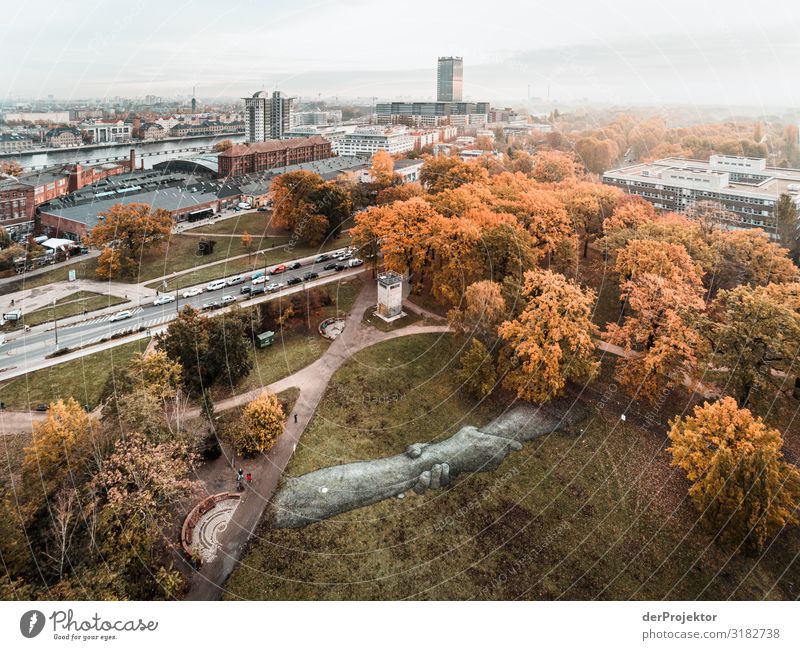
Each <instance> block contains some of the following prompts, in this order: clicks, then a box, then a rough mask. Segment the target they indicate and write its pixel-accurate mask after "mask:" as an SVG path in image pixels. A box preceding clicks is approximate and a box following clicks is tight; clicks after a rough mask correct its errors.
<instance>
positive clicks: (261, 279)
mask: <svg viewBox="0 0 800 650" xmlns="http://www.w3.org/2000/svg"><path fill="white" fill-rule="evenodd" d="M266 281H267V276H265V275H262V276H261V277H260V278H256V279H255V280H253V284H264V283H265V282H266Z"/></svg>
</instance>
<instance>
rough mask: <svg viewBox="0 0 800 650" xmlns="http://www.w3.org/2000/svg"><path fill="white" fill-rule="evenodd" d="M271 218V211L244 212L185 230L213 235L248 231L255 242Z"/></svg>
mask: <svg viewBox="0 0 800 650" xmlns="http://www.w3.org/2000/svg"><path fill="white" fill-rule="evenodd" d="M271 219H272V212H244V213H240V214H238V215H236V216H235V217H229V218H227V219H222V220H220V221H217V222H216V223H212V224H210V225H209V224H206V225H201V226H197V227H196V228H188V229H187V230H186V231H185V232H192V233H210V234H214V235H243V234H244V233H245V232H248V233H250V234H251V235H252V236H253V241H254V242H255V241H258V239H260V238H261V237H263V236H264V235H265V234H266V232H267V229H268V228H269V223H270V220H271Z"/></svg>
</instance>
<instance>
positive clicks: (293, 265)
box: [286, 262, 303, 271]
mask: <svg viewBox="0 0 800 650" xmlns="http://www.w3.org/2000/svg"><path fill="white" fill-rule="evenodd" d="M301 266H303V265H302V264H300V262H292V263H291V264H287V265H286V268H287V269H289V270H290V271H294V270H295V269H299V268H300V267H301Z"/></svg>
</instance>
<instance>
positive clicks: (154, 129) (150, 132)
mask: <svg viewBox="0 0 800 650" xmlns="http://www.w3.org/2000/svg"><path fill="white" fill-rule="evenodd" d="M166 136H167V130H166V129H165V128H164V127H163V126H161V125H160V124H158V123H157V122H145V123H144V124H142V125H141V126H140V127H139V137H140V138H141V139H142V140H161V139H162V138H165V137H166Z"/></svg>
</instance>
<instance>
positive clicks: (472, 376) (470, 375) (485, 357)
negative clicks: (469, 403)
mask: <svg viewBox="0 0 800 650" xmlns="http://www.w3.org/2000/svg"><path fill="white" fill-rule="evenodd" d="M456 378H457V379H458V381H459V382H461V387H462V388H463V389H464V390H465V391H466V392H467V393H468V394H469V395H471V396H472V397H475V398H477V399H482V398H484V397H486V396H487V395H489V394H490V393H491V392H492V391H493V390H494V387H495V386H496V385H497V371H496V370H495V361H494V358H493V357H492V355H491V354H490V353H489V351H488V350H487V349H486V346H485V345H484V344H483V343H481V341H480V340H479V339H477V338H474V339H472V343H471V344H470V347H469V349H468V350H466V351H465V352H464V353H463V354H462V355H461V359H460V363H459V368H458V370H457V372H456Z"/></svg>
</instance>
